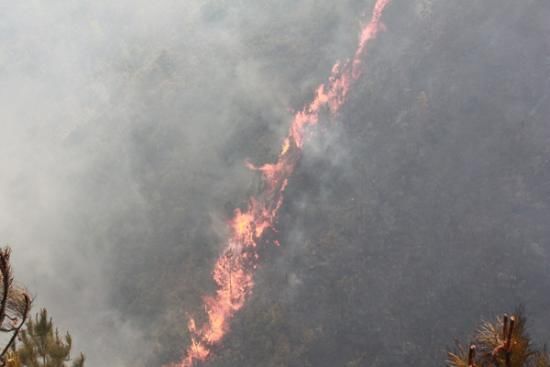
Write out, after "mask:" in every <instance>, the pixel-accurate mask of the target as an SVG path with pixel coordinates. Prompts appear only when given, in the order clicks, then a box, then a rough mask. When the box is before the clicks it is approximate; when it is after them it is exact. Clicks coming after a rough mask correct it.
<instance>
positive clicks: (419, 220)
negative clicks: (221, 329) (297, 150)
mask: <svg viewBox="0 0 550 367" xmlns="http://www.w3.org/2000/svg"><path fill="white" fill-rule="evenodd" d="M371 6H372V2H363V1H361V2H360V1H346V2H340V3H338V4H336V3H334V2H329V1H299V2H290V1H282V2H281V1H278V2H261V1H260V2H259V1H238V2H223V1H208V2H202V1H196V2H185V3H181V4H175V3H174V2H169V1H165V2H155V4H154V5H153V4H152V3H148V2H125V1H118V2H116V3H113V2H93V3H90V2H84V3H72V2H68V1H57V2H51V3H50V4H48V5H47V6H46V5H45V4H42V5H41V4H40V3H34V2H32V3H31V2H20V3H17V4H7V3H5V4H0V7H1V8H2V14H5V15H4V16H3V20H2V22H1V23H0V47H1V52H0V55H1V58H0V74H1V80H2V84H3V88H1V92H0V93H2V95H1V98H0V101H1V102H0V103H1V104H2V106H1V111H2V112H1V114H2V115H1V121H2V123H1V126H2V142H1V144H0V160H1V162H2V163H1V167H2V176H1V177H2V179H1V180H0V187H1V190H2V194H1V195H0V200H1V202H0V203H1V204H0V205H1V206H0V207H1V208H2V210H1V211H0V213H1V214H0V215H1V218H0V219H1V221H0V223H1V226H0V239H1V241H3V242H4V243H8V244H10V245H11V246H12V247H13V248H14V260H15V264H14V265H15V268H16V269H15V270H16V276H17V279H18V280H19V281H20V282H22V283H24V284H25V285H27V286H28V287H29V289H30V290H31V291H32V292H33V293H34V294H36V296H37V298H36V303H37V305H38V306H42V305H43V306H46V307H48V309H49V310H50V313H51V314H52V316H53V317H54V319H55V321H56V323H57V324H58V325H59V327H60V328H61V329H62V330H65V329H70V331H71V333H72V334H73V337H74V340H75V350H76V351H77V350H82V351H83V352H85V353H86V354H87V356H88V357H89V364H90V365H100V364H103V365H112V366H126V365H134V366H136V365H160V364H161V363H164V362H168V361H173V360H175V359H177V358H178V357H179V356H180V353H181V352H182V350H183V348H184V346H185V343H186V342H187V338H188V336H187V335H186V320H187V312H189V313H195V314H200V312H201V296H202V295H203V294H204V293H205V292H209V291H212V283H211V282H210V280H209V279H210V269H211V265H212V263H213V261H214V259H215V257H216V256H217V254H218V250H219V245H220V243H221V242H222V241H221V239H223V238H224V236H225V233H224V231H225V226H224V220H225V219H227V217H228V216H229V215H230V214H231V212H232V210H234V208H236V207H238V206H240V205H242V204H243V202H244V201H245V200H246V198H247V196H248V194H249V193H251V192H254V191H255V190H257V187H256V186H257V178H256V177H255V175H254V173H251V172H248V171H247V170H246V169H245V168H244V164H243V161H244V160H245V159H246V158H250V159H251V160H252V161H254V162H256V163H263V162H266V161H269V160H271V159H273V157H274V154H276V152H277V147H278V145H279V143H280V138H281V137H282V135H283V134H284V132H285V129H286V126H287V125H288V121H289V118H290V115H291V113H290V112H289V110H292V109H296V108H299V107H300V106H301V105H302V104H303V103H304V102H306V101H307V100H308V99H309V98H311V95H312V94H311V93H312V90H313V89H314V87H315V86H316V85H317V84H319V83H320V82H323V81H324V78H325V77H326V75H328V72H329V71H330V68H331V66H332V64H333V62H334V61H336V60H337V59H343V58H345V57H347V56H349V55H350V54H351V53H352V52H353V49H354V45H355V41H356V35H357V31H358V29H359V27H358V23H359V21H360V20H361V16H360V14H361V13H362V12H363V11H367V12H368V10H369V9H370V7H371ZM549 12H550V9H549V6H548V4H547V3H546V2H544V1H525V2H521V3H519V2H512V1H504V2H502V1H496V0H495V1H486V2H483V3H482V2H476V1H467V2H462V3H460V4H452V3H449V2H444V1H441V0H440V1H436V0H434V1H413V2H405V1H394V2H393V3H392V4H391V6H390V7H389V8H388V11H387V12H386V14H385V16H384V22H385V23H386V25H387V28H388V31H387V32H385V33H383V34H382V35H381V37H380V39H379V40H377V41H376V43H375V44H374V45H373V47H372V48H371V49H369V55H368V60H367V63H366V73H365V76H364V77H363V78H362V79H361V81H360V82H359V83H358V84H357V85H356V86H355V87H354V89H353V91H352V95H351V99H350V101H349V103H348V104H347V105H346V107H345V108H344V110H343V111H342V113H341V115H340V116H338V118H337V121H336V122H335V123H337V124H340V126H339V127H338V128H337V129H336V132H335V133H334V132H333V130H331V129H330V128H331V125H330V123H329V122H328V121H327V122H326V124H325V125H326V128H325V129H324V130H323V131H322V132H321V133H319V135H318V136H315V137H314V139H312V140H311V142H310V143H309V144H310V145H309V147H306V151H305V153H304V159H303V161H302V164H301V166H300V168H299V170H298V172H296V175H295V176H294V177H293V178H292V179H291V182H290V185H289V188H288V192H287V195H286V205H285V207H284V208H283V213H282V215H281V220H280V223H279V227H280V228H279V234H278V235H279V236H280V240H281V243H282V246H281V247H280V248H277V249H272V250H270V251H272V252H271V253H269V254H265V255H269V256H265V257H264V260H263V265H262V267H261V268H260V270H259V273H258V275H257V282H258V287H257V288H256V291H255V295H254V296H253V299H252V300H251V303H250V305H249V306H248V307H246V308H245V310H244V311H243V312H242V313H241V314H240V315H239V316H238V317H237V319H236V320H235V322H234V325H233V330H232V333H231V334H230V335H229V337H228V339H227V341H226V342H225V343H224V347H223V348H221V349H220V351H219V352H218V354H217V355H218V357H216V358H215V359H214V360H213V361H212V362H211V364H212V365H216V366H235V365H239V366H258V365H262V366H271V365H289V366H292V365H296V366H304V365H308V363H309V364H311V365H315V366H324V365H345V364H346V363H350V364H351V363H356V365H375V366H384V365H390V364H391V365H407V364H410V363H413V362H415V363H416V364H424V365H439V364H440V362H441V361H442V360H443V359H444V353H443V352H444V348H445V347H446V346H447V345H450V344H452V342H453V340H454V338H455V337H463V336H465V335H467V333H468V332H469V331H470V330H471V329H472V328H473V327H474V326H475V325H476V322H477V321H478V320H479V319H480V318H482V317H490V316H491V315H492V314H493V313H495V312H501V311H504V310H509V308H510V307H513V306H514V305H515V304H516V303H519V302H524V303H525V304H526V305H527V307H528V311H529V312H530V315H531V320H532V323H533V325H532V326H533V334H534V335H535V336H537V337H540V338H541V339H544V340H549V339H550V338H549V335H548V333H547V331H546V329H545V327H544V325H548V323H549V322H550V320H549V319H548V315H547V313H545V310H546V309H547V308H548V305H549V302H550V299H549V298H548V296H547V295H546V294H547V293H548V292H547V290H548V286H549V285H550V279H549V273H548V269H549V267H548V265H549V263H548V262H549V261H550V260H549V259H548V251H549V250H550V249H549V245H548V238H549V233H548V230H547V229H546V227H547V226H546V223H547V219H548V214H549V213H548V194H549V192H548V190H549V189H550V185H548V182H550V180H549V178H550V177H548V172H549V171H548V162H549V160H550V157H549V153H550V152H549V151H548V148H547V147H548V146H550V145H549V144H548V139H549V130H548V122H547V121H546V120H545V116H547V115H548V112H549V111H548V107H547V106H548V99H549V93H550V92H549V88H550V85H549V83H550V82H549V80H550V66H549V62H548V60H550V49H549V48H550V44H549V43H548V39H550V38H549V37H548V36H549V33H550V30H549V28H548V26H547V25H546V23H547V22H545V19H548V16H549ZM351 365H353V364H351Z"/></svg>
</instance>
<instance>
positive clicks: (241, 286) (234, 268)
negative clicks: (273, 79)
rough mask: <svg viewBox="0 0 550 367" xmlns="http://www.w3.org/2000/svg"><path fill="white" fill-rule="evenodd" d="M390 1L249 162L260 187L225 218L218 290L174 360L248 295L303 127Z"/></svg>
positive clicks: (334, 106) (357, 61)
mask: <svg viewBox="0 0 550 367" xmlns="http://www.w3.org/2000/svg"><path fill="white" fill-rule="evenodd" d="M389 2H390V0H377V1H376V4H375V6H374V10H373V13H372V17H371V19H370V21H369V23H368V24H367V25H366V26H364V27H363V29H362V32H361V35H360V38H359V43H358V47H357V50H356V52H355V54H354V57H353V58H352V59H351V60H348V61H347V62H345V63H337V64H336V65H335V66H334V67H333V68H332V72H331V75H330V77H329V79H328V82H327V83H326V84H322V85H320V86H319V87H318V88H317V91H316V94H315V97H314V99H313V101H312V102H311V103H310V104H309V105H307V106H305V107H304V108H303V109H302V110H301V111H299V112H297V113H296V114H295V116H294V119H293V121H292V123H291V126H290V129H289V133H288V136H287V137H286V138H285V139H284V141H283V144H282V146H281V152H280V154H279V156H278V159H277V160H276V162H274V163H269V164H265V165H262V166H259V167H255V166H253V165H251V164H248V166H249V168H251V169H253V170H256V171H258V172H260V173H261V175H262V182H263V191H262V192H261V193H260V194H259V195H257V196H256V197H252V198H250V200H249V203H248V206H247V208H246V209H245V210H240V209H237V210H236V211H235V213H234V216H233V218H232V219H231V220H230V222H229V227H230V237H229V239H228V240H227V244H226V247H225V249H224V250H223V253H222V254H221V255H220V256H219V258H218V260H217V261H216V264H215V266H214V270H213V274H212V276H213V279H214V281H215V283H216V286H217V291H216V293H215V294H214V295H211V296H206V297H205V298H204V307H205V311H206V315H207V320H206V321H205V322H204V323H203V324H202V325H200V326H197V325H196V322H195V320H194V319H190V321H189V325H188V328H189V332H190V334H191V339H192V340H191V344H190V345H189V346H188V347H187V350H186V353H185V357H184V358H183V359H182V360H181V361H180V362H178V363H177V364H176V365H175V366H179V367H191V366H193V365H194V363H195V362H197V361H204V360H206V359H207V358H208V357H209V356H210V355H211V354H212V347H213V346H215V345H217V344H219V343H220V341H221V340H222V338H223V337H224V336H225V334H226V333H227V332H228V330H229V323H230V321H231V319H232V318H233V316H234V315H235V313H236V312H237V311H239V310H240V309H241V308H242V307H243V306H244V304H245V302H246V299H247V298H248V297H249V296H250V294H251V292H252V289H253V287H254V279H253V275H254V269H255V268H256V266H257V262H258V258H259V256H258V253H257V249H256V247H257V245H258V242H259V240H260V239H261V238H262V236H263V235H264V234H265V232H266V230H268V229H270V228H271V229H273V226H274V224H275V221H276V218H277V214H278V211H279V209H280V207H281V205H282V203H283V193H284V191H285V188H286V186H287V183H288V179H289V177H290V176H291V175H292V173H293V171H294V169H295V168H296V165H297V163H298V161H299V159H300V156H301V152H302V147H303V144H304V138H305V135H306V128H308V127H309V126H313V125H316V124H317V123H318V121H319V115H320V113H321V112H322V111H324V110H328V112H330V113H331V114H334V113H336V112H338V111H339V109H340V108H341V106H342V105H343V103H344V102H345V100H346V97H347V95H348V93H349V90H350V86H351V83H352V82H353V81H354V80H356V79H357V78H359V76H360V75H361V60H362V58H363V57H364V54H365V48H366V46H367V44H368V42H369V41H370V40H372V39H374V38H375V37H376V35H377V34H378V32H379V31H380V30H381V29H382V23H381V22H380V18H381V16H382V12H383V10H384V8H385V7H386V5H387V4H388V3H389ZM275 242H276V241H275ZM275 244H276V245H278V242H276V243H275Z"/></svg>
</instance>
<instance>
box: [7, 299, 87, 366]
mask: <svg viewBox="0 0 550 367" xmlns="http://www.w3.org/2000/svg"><path fill="white" fill-rule="evenodd" d="M19 340H20V341H21V344H20V345H19V347H18V348H17V349H16V351H15V352H16V354H17V357H18V358H19V361H20V362H19V363H20V366H21V367H67V364H66V362H70V361H71V347H72V338H71V335H70V334H69V333H67V334H65V335H64V336H63V337H61V336H60V335H59V331H58V330H57V329H54V326H53V322H52V319H51V318H48V312H47V310H46V309H42V310H40V312H39V313H37V314H36V316H35V318H34V320H33V319H30V320H29V321H28V322H27V325H26V327H25V329H24V330H22V331H21V333H20V334H19ZM14 366H17V365H14ZM83 366H84V355H83V354H82V353H81V354H80V356H79V357H78V358H76V359H75V360H73V362H72V367H83Z"/></svg>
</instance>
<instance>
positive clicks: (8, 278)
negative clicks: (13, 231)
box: [0, 247, 32, 366]
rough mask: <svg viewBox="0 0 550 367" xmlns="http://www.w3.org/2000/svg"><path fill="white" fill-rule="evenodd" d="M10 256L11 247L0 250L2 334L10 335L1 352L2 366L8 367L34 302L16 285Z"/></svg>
mask: <svg viewBox="0 0 550 367" xmlns="http://www.w3.org/2000/svg"><path fill="white" fill-rule="evenodd" d="M10 255H11V250H10V248H9V247H6V248H3V249H0V332H2V333H5V334H8V335H9V337H8V340H7V343H6V344H5V345H4V347H3V348H2V349H1V350H0V366H5V365H6V363H7V361H6V356H7V354H8V353H9V350H10V348H11V347H12V346H13V344H14V342H15V339H16V338H17V335H18V334H19V331H20V330H21V328H22V327H23V325H24V324H25V321H26V320H27V316H28V314H29V310H30V308H31V302H32V301H31V298H30V296H29V295H28V294H27V292H26V290H25V289H23V288H21V287H19V286H17V285H15V284H14V279H13V274H12V270H11V265H10Z"/></svg>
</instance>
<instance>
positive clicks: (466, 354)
mask: <svg viewBox="0 0 550 367" xmlns="http://www.w3.org/2000/svg"><path fill="white" fill-rule="evenodd" d="M525 323H526V319H525V316H524V315H523V312H522V311H521V309H520V310H518V311H517V312H516V313H515V315H513V316H510V317H509V316H508V315H504V316H502V317H500V318H498V319H497V320H496V321H494V322H484V323H483V324H482V326H481V327H480V328H479V329H478V330H477V331H476V332H475V334H474V337H473V343H472V344H470V346H469V347H468V348H465V347H464V346H462V345H460V344H458V345H457V350H456V351H455V352H449V359H448V361H447V362H448V363H447V365H448V366H449V367H482V366H491V367H550V354H548V352H547V351H546V348H542V349H537V348H535V347H534V346H533V344H532V342H531V339H530V338H529V335H527V330H526V327H525Z"/></svg>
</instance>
